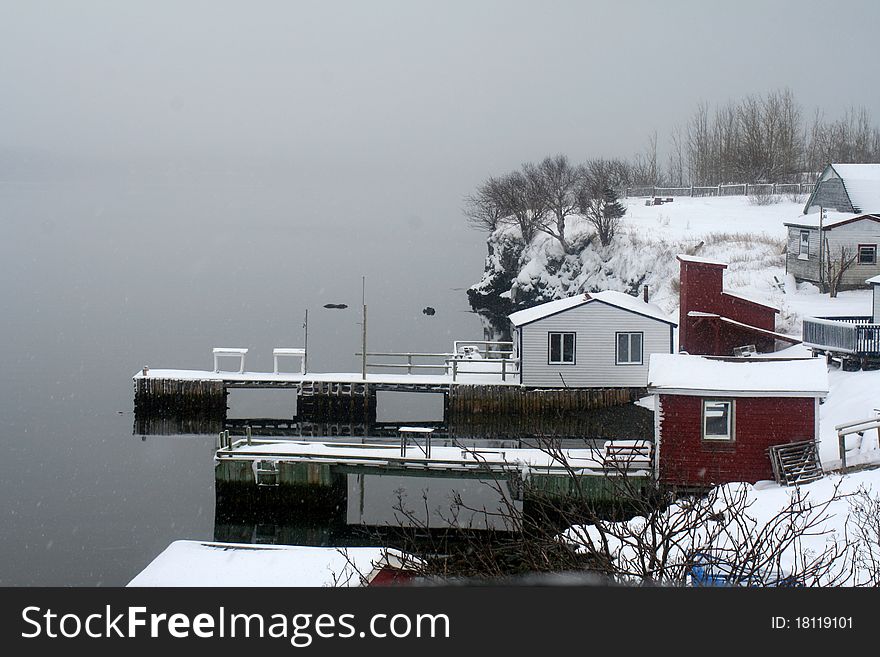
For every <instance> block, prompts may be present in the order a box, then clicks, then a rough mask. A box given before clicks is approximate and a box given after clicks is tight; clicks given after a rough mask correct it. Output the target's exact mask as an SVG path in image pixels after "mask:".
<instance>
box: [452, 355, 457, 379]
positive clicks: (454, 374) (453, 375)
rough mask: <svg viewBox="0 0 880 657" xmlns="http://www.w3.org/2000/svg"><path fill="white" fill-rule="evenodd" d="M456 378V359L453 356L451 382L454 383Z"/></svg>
mask: <svg viewBox="0 0 880 657" xmlns="http://www.w3.org/2000/svg"><path fill="white" fill-rule="evenodd" d="M456 376H458V359H457V358H455V356H453V357H452V380H453V381H455V377H456Z"/></svg>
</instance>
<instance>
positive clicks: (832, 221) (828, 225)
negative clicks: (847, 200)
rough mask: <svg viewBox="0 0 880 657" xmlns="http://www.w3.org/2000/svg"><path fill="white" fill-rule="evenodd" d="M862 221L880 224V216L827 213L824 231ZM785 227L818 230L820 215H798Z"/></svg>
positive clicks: (787, 222)
mask: <svg viewBox="0 0 880 657" xmlns="http://www.w3.org/2000/svg"><path fill="white" fill-rule="evenodd" d="M861 220H866V221H876V222H880V215H877V214H864V213H859V212H826V213H825V220H824V221H823V222H822V229H823V230H831V229H832V228H836V227H837V226H843V225H845V224H849V223H852V222H854V221H861ZM784 225H786V226H794V227H795V228H818V227H819V213H818V212H817V213H813V214H802V215H798V216H797V217H795V218H794V219H792V220H791V221H786V222H784Z"/></svg>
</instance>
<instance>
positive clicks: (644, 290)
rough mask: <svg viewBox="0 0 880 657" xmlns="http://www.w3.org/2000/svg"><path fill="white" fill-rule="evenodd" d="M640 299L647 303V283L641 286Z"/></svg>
mask: <svg viewBox="0 0 880 657" xmlns="http://www.w3.org/2000/svg"><path fill="white" fill-rule="evenodd" d="M642 301H644V302H645V303H648V286H647V285H645V286H644V287H643V288H642Z"/></svg>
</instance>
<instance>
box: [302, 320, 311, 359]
mask: <svg viewBox="0 0 880 657" xmlns="http://www.w3.org/2000/svg"><path fill="white" fill-rule="evenodd" d="M303 329H304V330H305V334H306V337H305V340H304V342H305V344H304V345H303V352H304V353H303V366H302V370H303V374H306V373H308V371H309V309H308V308H306V321H305V322H303Z"/></svg>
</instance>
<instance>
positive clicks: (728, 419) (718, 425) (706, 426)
mask: <svg viewBox="0 0 880 657" xmlns="http://www.w3.org/2000/svg"><path fill="white" fill-rule="evenodd" d="M733 436H734V433H733V401H732V400H729V399H704V400H703V440H733Z"/></svg>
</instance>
